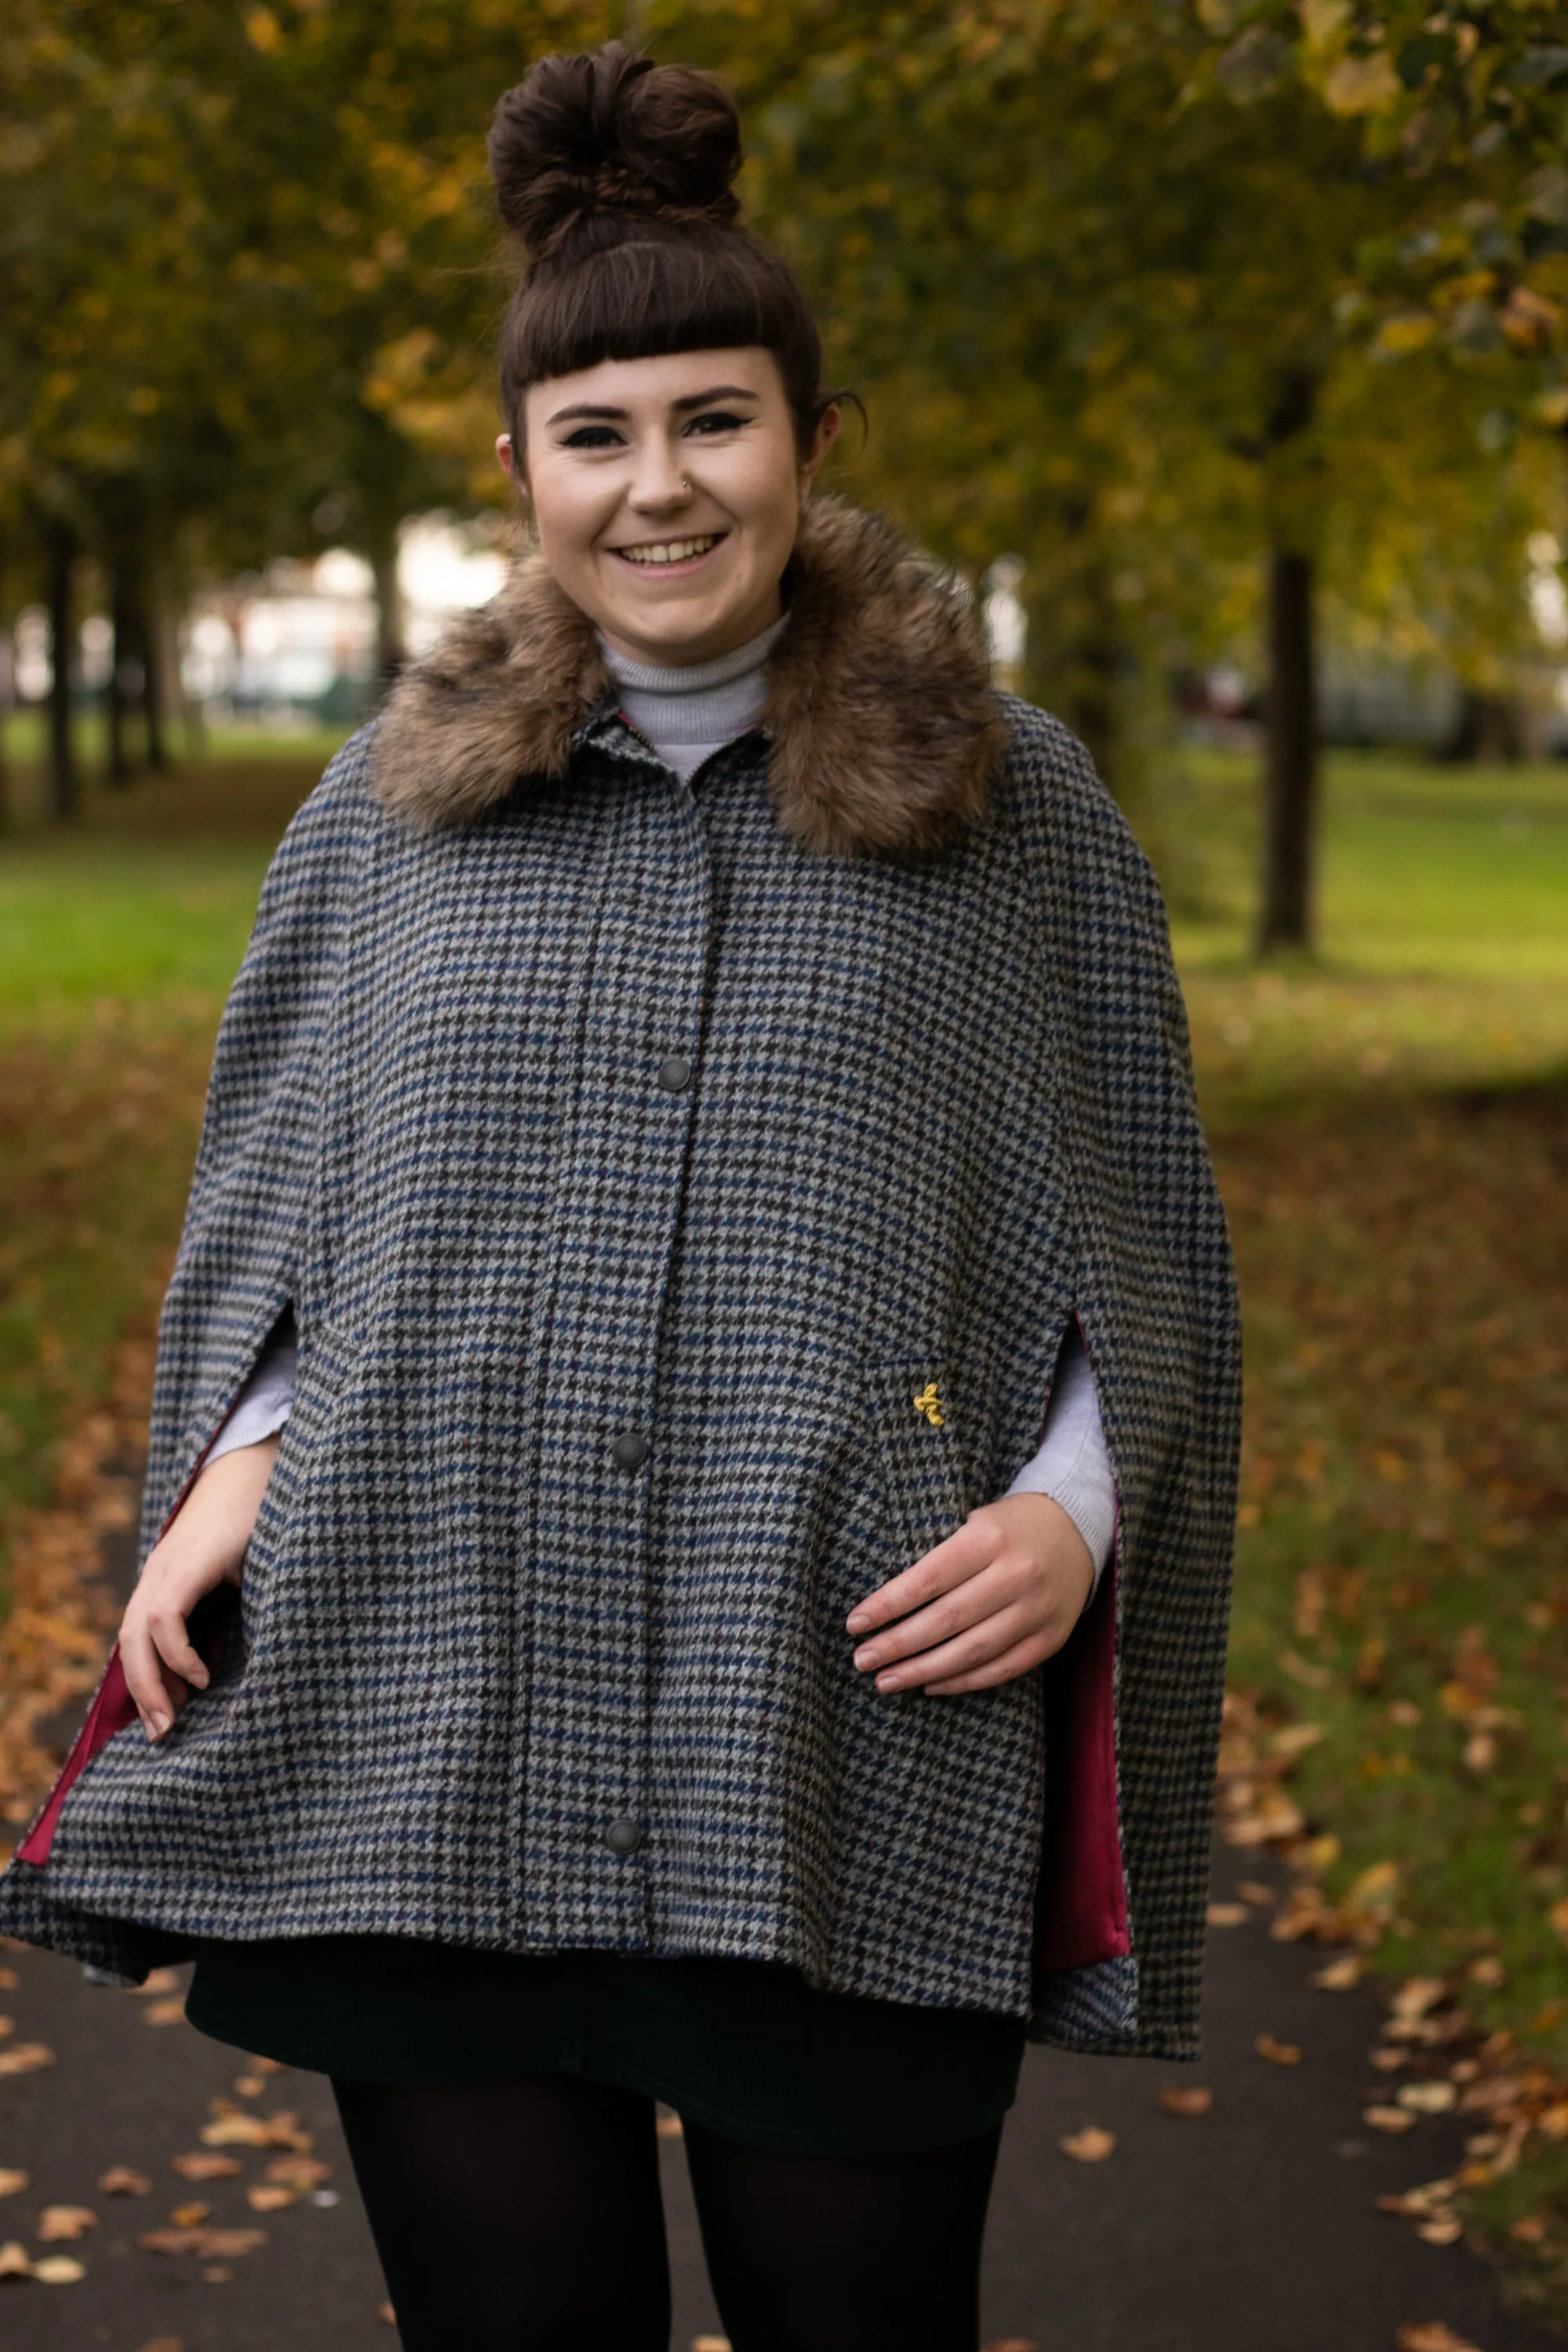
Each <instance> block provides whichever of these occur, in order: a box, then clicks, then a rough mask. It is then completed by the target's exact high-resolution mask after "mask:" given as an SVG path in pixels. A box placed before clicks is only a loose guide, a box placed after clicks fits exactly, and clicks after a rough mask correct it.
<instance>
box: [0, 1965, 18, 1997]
mask: <svg viewBox="0 0 1568 2352" xmlns="http://www.w3.org/2000/svg"><path fill="white" fill-rule="evenodd" d="M21 1981H22V1979H21V1978H20V1977H19V1976H18V1975H17V1974H16V1969H0V1992H15V1991H16V1988H17V1986H18V1985H19V1984H20V1983H21Z"/></svg>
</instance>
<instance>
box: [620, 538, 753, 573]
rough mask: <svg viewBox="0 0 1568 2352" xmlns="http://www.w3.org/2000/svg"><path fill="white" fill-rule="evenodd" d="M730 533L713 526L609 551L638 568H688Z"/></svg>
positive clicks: (677, 570) (662, 570)
mask: <svg viewBox="0 0 1568 2352" xmlns="http://www.w3.org/2000/svg"><path fill="white" fill-rule="evenodd" d="M728 537H729V533H728V532H727V531H722V530H710V531H703V532H700V533H693V534H692V536H691V537H689V538H687V539H647V540H643V541H640V542H639V543H638V544H637V545H636V546H633V547H615V548H612V549H611V550H610V552H611V554H612V555H615V556H618V557H619V559H620V561H621V562H623V563H630V564H632V565H634V566H635V567H636V569H637V571H639V572H689V571H690V570H691V569H692V567H693V566H694V565H696V564H699V563H700V562H702V560H703V558H704V556H708V555H711V554H712V552H713V550H714V549H715V548H716V547H718V546H720V545H721V543H722V542H723V541H724V540H726V539H727V538H728Z"/></svg>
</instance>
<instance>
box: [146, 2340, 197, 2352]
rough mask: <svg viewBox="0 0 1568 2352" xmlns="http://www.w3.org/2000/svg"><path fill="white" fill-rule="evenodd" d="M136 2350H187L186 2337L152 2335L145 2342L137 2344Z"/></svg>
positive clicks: (181, 2351)
mask: <svg viewBox="0 0 1568 2352" xmlns="http://www.w3.org/2000/svg"><path fill="white" fill-rule="evenodd" d="M136 2352H185V2339H184V2336H149V2337H148V2339H147V2341H146V2343H145V2344H139V2345H138V2346H137V2347H136Z"/></svg>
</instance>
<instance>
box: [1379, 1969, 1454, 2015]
mask: <svg viewBox="0 0 1568 2352" xmlns="http://www.w3.org/2000/svg"><path fill="white" fill-rule="evenodd" d="M1446 1992H1447V1985H1445V1983H1444V1982H1443V1979H1442V1978H1441V1977H1406V1978H1405V1982H1404V1983H1403V1984H1402V1985H1401V1986H1400V1987H1399V1989H1398V1990H1397V1991H1396V1992H1395V1993H1394V1998H1393V2000H1391V2001H1390V2002H1389V2004H1388V2006H1389V2008H1390V2009H1391V2010H1392V2011H1393V2012H1394V2016H1395V2017H1406V2018H1408V2017H1425V2016H1426V2012H1427V2011H1428V2010H1429V2009H1436V2006H1437V2004H1438V2002H1439V2001H1440V2000H1442V1998H1443V1996H1444V1994H1445V1993H1446Z"/></svg>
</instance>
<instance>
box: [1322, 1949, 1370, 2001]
mask: <svg viewBox="0 0 1568 2352" xmlns="http://www.w3.org/2000/svg"><path fill="white" fill-rule="evenodd" d="M1364 1970H1365V1963H1364V1962H1363V1958H1362V1956H1361V1954H1360V1953H1359V1952H1346V1953H1345V1954H1344V1955H1343V1956H1342V1958H1340V1959H1337V1960H1331V1961H1330V1962H1329V1964H1328V1966H1327V1968H1322V1969H1318V1970H1317V1971H1316V1973H1315V1974H1314V1976H1313V1978H1312V1982H1313V1983H1314V1984H1315V1985H1316V1986H1317V1988H1318V1990H1319V1991H1320V1992H1350V1991H1351V1990H1352V1989H1353V1988H1354V1987H1355V1986H1356V1985H1358V1984H1360V1982H1361V1980H1362V1977H1363V1973H1364Z"/></svg>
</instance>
